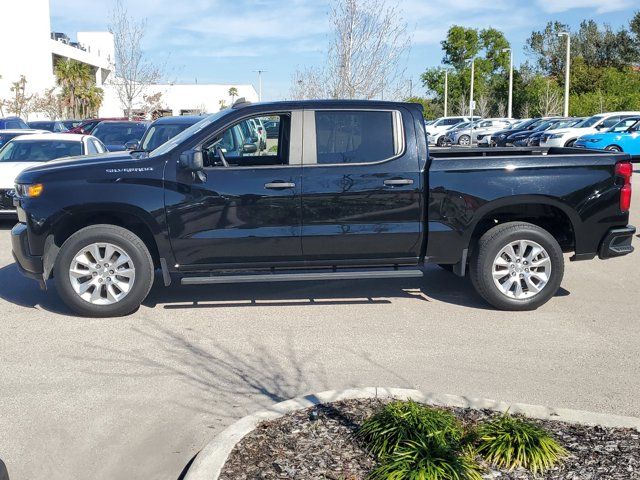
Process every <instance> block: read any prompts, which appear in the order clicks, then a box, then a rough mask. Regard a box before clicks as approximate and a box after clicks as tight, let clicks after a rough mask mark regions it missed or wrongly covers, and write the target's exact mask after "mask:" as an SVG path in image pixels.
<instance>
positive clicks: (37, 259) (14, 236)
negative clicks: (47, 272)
mask: <svg viewBox="0 0 640 480" xmlns="http://www.w3.org/2000/svg"><path fill="white" fill-rule="evenodd" d="M11 248H12V250H13V258H14V259H15V260H16V264H17V265H18V269H19V270H20V272H21V273H22V274H23V275H24V276H26V277H29V278H32V279H34V280H37V281H39V282H41V281H42V279H43V276H42V274H43V272H44V269H43V264H42V257H41V256H39V255H31V252H30V251H29V238H28V237H27V226H26V225H25V224H24V223H18V224H16V225H15V226H14V227H13V229H11Z"/></svg>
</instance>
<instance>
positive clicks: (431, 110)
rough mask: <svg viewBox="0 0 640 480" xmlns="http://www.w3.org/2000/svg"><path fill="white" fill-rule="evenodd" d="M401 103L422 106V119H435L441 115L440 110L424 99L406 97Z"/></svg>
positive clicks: (434, 104) (430, 101) (437, 106)
mask: <svg viewBox="0 0 640 480" xmlns="http://www.w3.org/2000/svg"><path fill="white" fill-rule="evenodd" d="M403 101H405V102H409V103H419V104H420V105H422V116H423V117H424V118H436V117H439V116H441V115H442V109H441V108H440V106H439V105H437V104H436V103H434V102H433V101H432V100H430V99H428V98H424V97H418V96H415V95H414V96H412V97H407V98H405V99H404V100H403Z"/></svg>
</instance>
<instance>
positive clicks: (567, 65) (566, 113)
mask: <svg viewBox="0 0 640 480" xmlns="http://www.w3.org/2000/svg"><path fill="white" fill-rule="evenodd" d="M558 36H559V37H567V59H566V61H565V66H564V116H565V117H568V116H569V72H570V71H571V36H570V35H569V32H560V33H559V34H558Z"/></svg>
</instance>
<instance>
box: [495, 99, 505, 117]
mask: <svg viewBox="0 0 640 480" xmlns="http://www.w3.org/2000/svg"><path fill="white" fill-rule="evenodd" d="M496 112H497V114H498V117H500V118H506V116H507V107H506V105H505V104H504V102H503V101H502V100H498V103H497V104H496Z"/></svg>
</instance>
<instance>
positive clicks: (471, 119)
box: [467, 57, 476, 146]
mask: <svg viewBox="0 0 640 480" xmlns="http://www.w3.org/2000/svg"><path fill="white" fill-rule="evenodd" d="M467 62H471V88H470V90H471V91H470V92H469V121H470V123H469V146H472V145H473V109H474V108H475V102H474V101H473V77H474V76H475V67H476V58H475V57H473V58H469V59H468V60H467Z"/></svg>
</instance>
